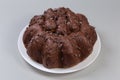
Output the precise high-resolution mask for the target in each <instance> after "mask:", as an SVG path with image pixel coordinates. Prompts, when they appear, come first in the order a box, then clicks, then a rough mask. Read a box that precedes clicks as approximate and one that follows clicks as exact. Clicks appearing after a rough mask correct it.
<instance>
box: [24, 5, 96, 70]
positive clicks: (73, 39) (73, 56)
mask: <svg viewBox="0 0 120 80" xmlns="http://www.w3.org/2000/svg"><path fill="white" fill-rule="evenodd" d="M96 40H97V34H96V31H95V28H94V27H93V26H91V25H90V24H89V22H88V20H87V18H86V17H85V16H84V15H83V14H79V13H74V12H73V11H71V10H70V9H69V8H64V7H60V8H57V9H51V8H49V9H48V10H46V11H44V14H42V15H35V16H34V17H33V18H32V19H31V21H30V23H29V25H28V27H27V28H26V30H25V32H24V35H23V43H24V46H25V48H26V51H27V54H28V55H29V56H30V57H31V58H32V59H33V60H34V61H36V62H38V63H40V64H43V66H45V67H46V68H69V67H72V66H74V65H76V64H78V63H80V62H81V61H83V60H84V59H86V58H87V57H88V56H89V55H90V54H91V52H92V50H93V46H94V44H95V42H96Z"/></svg>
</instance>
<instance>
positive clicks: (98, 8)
mask: <svg viewBox="0 0 120 80" xmlns="http://www.w3.org/2000/svg"><path fill="white" fill-rule="evenodd" d="M61 6H64V7H69V8H70V9H72V10H73V11H75V12H78V13H79V12H80V13H83V14H85V15H86V16H87V17H88V20H89V22H90V24H91V25H93V26H95V27H96V30H97V32H98V33H99V34H100V37H101V41H102V49H101V53H100V55H99V57H98V58H97V60H96V61H95V62H94V63H93V64H92V65H90V66H89V67H88V68H86V69H84V70H82V71H78V72H75V73H70V74H61V75H57V74H50V73H46V72H42V71H39V70H37V69H35V68H33V67H31V66H30V65H29V64H27V63H26V62H25V61H24V60H23V58H22V57H21V55H20V53H19V51H18V49H17V39H18V35H19V32H20V31H21V30H22V29H23V28H24V26H25V25H26V24H28V23H29V21H30V19H31V18H32V17H33V16H34V15H36V14H41V13H43V11H44V10H45V9H47V8H50V7H52V8H55V7H56V8H57V7H61ZM36 79H37V80H80V79H81V80H120V0H0V80H36Z"/></svg>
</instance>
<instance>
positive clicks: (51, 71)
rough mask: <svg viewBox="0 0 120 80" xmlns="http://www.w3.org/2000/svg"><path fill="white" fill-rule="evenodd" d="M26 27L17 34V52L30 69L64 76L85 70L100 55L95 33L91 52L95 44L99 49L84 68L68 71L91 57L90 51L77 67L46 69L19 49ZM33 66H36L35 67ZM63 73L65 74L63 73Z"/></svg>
mask: <svg viewBox="0 0 120 80" xmlns="http://www.w3.org/2000/svg"><path fill="white" fill-rule="evenodd" d="M27 27H28V25H26V26H25V27H24V28H23V29H22V30H21V31H20V33H19V36H18V41H17V46H18V50H19V52H20V54H21V56H22V58H23V59H24V60H25V61H26V62H27V63H29V64H30V65H31V66H32V67H34V68H36V69H38V70H41V71H44V72H49V73H56V74H64V73H72V72H76V71H79V70H83V69H85V68H87V67H88V66H89V65H91V64H92V63H93V62H94V61H95V60H96V58H97V57H98V55H99V54H100V50H101V40H100V36H99V35H98V33H97V32H96V33H97V40H96V42H95V44H94V47H93V51H94V48H95V45H96V43H98V45H99V49H98V50H97V54H96V56H95V57H94V58H93V59H92V60H91V61H90V62H89V63H88V64H86V66H83V67H82V68H80V69H72V70H70V69H71V68H73V67H75V66H77V65H79V64H80V63H83V62H84V61H85V60H86V59H87V58H89V57H90V55H92V53H93V51H92V53H91V54H90V55H89V56H88V57H87V58H86V59H85V60H84V61H82V62H80V63H78V64H77V65H75V66H73V67H70V68H53V69H49V68H46V67H44V66H43V65H42V64H39V63H37V62H35V61H34V60H32V59H31V58H30V57H29V56H28V54H27V52H25V53H23V52H22V51H21V48H20V42H21V41H20V40H22V39H23V34H24V32H25V30H26V28H27ZM21 45H24V44H23V41H22V43H21ZM23 48H24V49H25V50H26V48H25V47H24V46H23ZM25 54H26V55H27V57H29V58H27V57H25ZM35 64H36V65H35ZM39 66H43V67H44V68H45V69H42V67H41V68H40V67H39ZM56 70H62V71H58V72H56ZM65 70H67V71H65ZM64 71H65V72H64Z"/></svg>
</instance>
